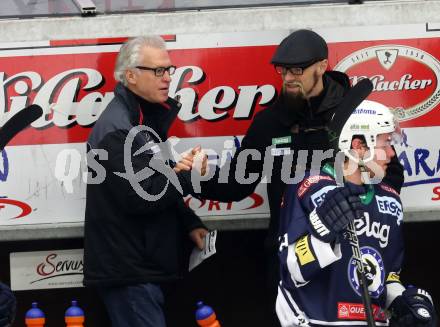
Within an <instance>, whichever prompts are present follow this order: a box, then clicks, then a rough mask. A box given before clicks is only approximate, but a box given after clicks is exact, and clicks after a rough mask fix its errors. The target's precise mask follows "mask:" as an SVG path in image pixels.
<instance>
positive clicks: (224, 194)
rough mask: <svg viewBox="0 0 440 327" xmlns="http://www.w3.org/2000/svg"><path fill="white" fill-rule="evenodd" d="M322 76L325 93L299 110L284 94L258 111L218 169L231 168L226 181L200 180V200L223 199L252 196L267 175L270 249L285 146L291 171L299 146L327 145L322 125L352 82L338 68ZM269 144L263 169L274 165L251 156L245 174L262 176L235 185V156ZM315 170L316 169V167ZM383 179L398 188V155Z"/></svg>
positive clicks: (325, 147) (308, 165)
mask: <svg viewBox="0 0 440 327" xmlns="http://www.w3.org/2000/svg"><path fill="white" fill-rule="evenodd" d="M323 78H324V91H323V92H322V93H321V94H320V95H319V96H317V97H314V98H311V99H310V101H309V102H308V103H307V102H305V103H304V105H303V107H302V108H287V107H286V106H285V105H284V103H283V98H282V97H279V98H278V99H277V101H276V102H275V103H274V104H273V105H272V106H271V107H269V108H266V109H264V110H262V111H261V112H259V113H258V114H256V115H255V118H254V120H253V121H252V124H251V125H250V127H249V129H248V131H247V132H246V135H245V136H244V138H243V140H242V143H241V147H240V149H239V150H238V151H237V152H236V153H235V155H234V158H233V159H232V161H231V163H230V167H225V166H224V167H222V168H221V169H222V170H223V169H225V168H226V169H227V168H230V171H229V180H228V183H218V178H217V177H218V176H219V174H220V170H219V169H217V172H216V176H214V177H213V178H212V179H210V180H209V181H206V182H204V183H203V184H202V193H201V197H203V198H208V199H216V200H220V201H224V202H229V201H239V200H241V199H243V198H245V197H246V196H248V195H250V194H252V193H253V191H254V190H255V187H256V186H257V185H258V183H259V182H260V181H261V178H262V177H263V176H266V178H267V193H268V198H269V207H270V218H271V219H270V223H269V230H268V238H267V240H266V246H267V247H268V248H269V249H273V248H274V246H276V244H277V242H276V237H277V233H278V225H279V214H280V206H281V200H282V196H283V193H284V189H285V186H286V184H285V183H284V182H283V181H282V176H281V172H282V162H283V157H286V156H287V155H288V152H286V149H291V150H293V151H291V153H293V155H292V159H291V161H290V162H291V164H290V165H289V164H288V165H287V167H292V168H293V170H294V169H295V168H299V167H300V166H301V163H300V162H299V161H298V162H297V154H298V150H308V151H309V154H311V150H319V149H320V150H323V151H325V150H328V149H331V146H330V144H329V141H328V134H327V130H326V125H327V124H328V122H329V121H330V119H331V117H332V115H333V113H334V112H335V109H336V108H337V106H338V104H339V103H340V102H341V100H342V98H343V96H344V95H345V93H346V92H347V91H348V89H349V87H350V84H349V79H348V76H347V75H345V74H343V73H340V72H336V71H330V72H326V73H325V74H324V77H323ZM269 146H273V147H275V148H278V149H275V150H273V151H275V152H269V153H268V156H269V158H273V159H274V162H273V165H267V167H268V168H272V167H273V168H272V169H266V168H267V167H265V166H264V161H263V159H261V160H251V159H250V157H248V160H247V162H246V173H254V174H255V173H256V174H258V175H259V177H260V178H258V180H256V181H255V182H254V183H251V184H240V183H238V182H237V181H236V179H235V171H236V167H237V158H238V156H239V154H240V153H241V152H242V151H244V150H247V149H257V150H258V151H259V152H260V153H261V158H264V156H265V151H266V149H267V147H269ZM311 160H312V158H311V155H309V156H308V158H307V163H304V164H305V166H306V167H304V168H303V169H302V170H304V169H309V168H311ZM325 162H327V161H323V162H322V165H323V164H324V163H325ZM287 163H289V162H287ZM297 166H298V167H297ZM315 168H317V169H319V167H315ZM285 170H286V169H285V168H284V171H285ZM268 175H270V178H268ZM220 176H222V175H220ZM290 176H291V177H292V178H293V177H294V176H295V174H294V173H293V172H292V173H291V175H290ZM300 180H301V179H299V180H298V181H297V182H299V181H300ZM384 182H385V183H387V184H389V185H390V186H392V187H393V188H395V189H396V190H397V191H399V192H400V189H401V187H402V184H403V167H402V165H401V164H400V163H399V161H398V160H397V158H396V157H394V158H393V159H392V161H391V163H390V164H389V166H388V170H387V175H386V177H385V178H384Z"/></svg>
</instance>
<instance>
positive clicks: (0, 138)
mask: <svg viewBox="0 0 440 327" xmlns="http://www.w3.org/2000/svg"><path fill="white" fill-rule="evenodd" d="M42 115H43V109H42V108H41V107H40V106H39V105H36V104H33V105H30V106H29V107H26V108H24V109H22V110H20V111H19V112H18V113H16V114H15V115H14V116H13V117H11V118H10V119H9V120H8V121H7V122H6V123H5V124H4V125H3V126H2V127H0V151H2V150H3V148H4V147H5V146H6V145H7V144H8V143H9V141H10V140H11V139H12V138H13V137H14V136H15V135H17V134H18V133H19V132H20V131H22V130H24V129H25V128H26V127H28V126H29V125H30V124H31V123H32V122H34V121H35V120H37V119H38V118H40V117H41V116H42Z"/></svg>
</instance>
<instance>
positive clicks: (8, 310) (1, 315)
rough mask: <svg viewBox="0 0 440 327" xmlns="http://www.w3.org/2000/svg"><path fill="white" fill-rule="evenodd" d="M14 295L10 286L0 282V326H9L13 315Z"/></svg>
mask: <svg viewBox="0 0 440 327" xmlns="http://www.w3.org/2000/svg"><path fill="white" fill-rule="evenodd" d="M15 305H16V301H15V296H14V294H13V293H12V292H11V290H10V288H9V287H8V286H6V285H5V284H3V283H0V326H1V327H4V326H10V325H12V322H13V320H14V317H15Z"/></svg>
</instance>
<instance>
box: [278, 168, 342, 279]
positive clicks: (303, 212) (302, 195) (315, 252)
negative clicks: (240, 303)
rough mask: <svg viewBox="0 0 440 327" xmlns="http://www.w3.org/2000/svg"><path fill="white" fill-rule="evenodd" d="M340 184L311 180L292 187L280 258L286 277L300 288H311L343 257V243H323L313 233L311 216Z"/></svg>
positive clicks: (328, 179)
mask: <svg viewBox="0 0 440 327" xmlns="http://www.w3.org/2000/svg"><path fill="white" fill-rule="evenodd" d="M335 187H336V183H335V182H334V180H333V179H332V178H331V177H329V176H311V177H308V178H307V179H305V180H304V181H303V182H302V183H301V184H299V186H290V187H289V188H288V190H287V192H286V194H285V198H284V207H283V208H282V210H281V224H280V231H281V230H282V233H280V234H281V236H280V247H279V257H280V262H281V265H282V270H283V275H284V276H286V278H289V279H290V281H291V282H293V284H294V285H295V286H296V287H300V286H303V285H305V284H307V282H308V281H310V280H312V279H313V278H314V277H315V276H316V275H317V274H318V273H319V272H320V271H322V269H324V268H325V267H327V266H329V265H331V264H332V263H334V262H336V261H338V260H339V259H340V258H341V257H342V253H341V246H340V244H339V243H336V244H330V243H326V242H322V241H321V240H319V239H317V238H316V237H314V236H313V235H311V233H310V222H309V215H310V213H311V212H312V211H313V210H314V209H315V208H316V207H317V206H319V205H321V203H322V202H323V201H324V199H325V194H326V193H327V192H328V191H330V190H332V189H334V188H335Z"/></svg>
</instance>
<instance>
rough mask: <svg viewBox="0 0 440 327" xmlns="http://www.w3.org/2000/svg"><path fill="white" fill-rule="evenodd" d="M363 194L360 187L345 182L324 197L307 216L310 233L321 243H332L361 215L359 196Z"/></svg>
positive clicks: (363, 190) (362, 188) (362, 189)
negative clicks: (319, 204)
mask: <svg viewBox="0 0 440 327" xmlns="http://www.w3.org/2000/svg"><path fill="white" fill-rule="evenodd" d="M363 193H365V189H364V187H362V186H359V185H355V184H353V183H349V182H346V183H345V185H344V187H337V188H335V189H333V190H331V191H329V192H328V193H327V194H326V195H325V199H324V202H323V203H322V204H321V206H319V207H317V208H316V209H315V210H313V211H312V212H311V213H310V215H309V221H310V229H311V233H312V234H313V235H314V236H315V237H316V238H318V239H320V240H321V241H323V242H327V243H330V242H333V241H334V240H335V239H336V238H337V237H338V235H339V234H340V233H341V232H342V231H343V230H345V228H346V227H347V225H348V224H349V223H350V222H351V221H353V220H354V219H356V218H357V217H358V216H360V214H361V210H362V203H361V200H360V199H359V195H361V194H363Z"/></svg>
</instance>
